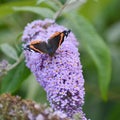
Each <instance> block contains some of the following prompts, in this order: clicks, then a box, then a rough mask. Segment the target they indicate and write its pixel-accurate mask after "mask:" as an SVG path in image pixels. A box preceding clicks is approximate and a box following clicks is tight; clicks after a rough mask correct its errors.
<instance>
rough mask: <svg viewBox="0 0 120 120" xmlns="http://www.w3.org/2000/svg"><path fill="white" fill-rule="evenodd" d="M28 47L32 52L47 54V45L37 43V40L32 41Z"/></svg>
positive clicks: (42, 42) (41, 42)
mask: <svg viewBox="0 0 120 120" xmlns="http://www.w3.org/2000/svg"><path fill="white" fill-rule="evenodd" d="M28 47H29V48H30V49H32V50H34V51H35V52H39V53H48V50H47V43H46V42H44V41H38V40H36V41H32V42H31V43H30V45H29V46H28Z"/></svg>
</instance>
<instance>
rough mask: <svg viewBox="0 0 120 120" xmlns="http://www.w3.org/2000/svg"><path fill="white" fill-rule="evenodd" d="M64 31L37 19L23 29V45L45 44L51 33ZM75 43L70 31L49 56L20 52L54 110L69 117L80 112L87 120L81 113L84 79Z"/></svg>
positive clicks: (47, 20)
mask: <svg viewBox="0 0 120 120" xmlns="http://www.w3.org/2000/svg"><path fill="white" fill-rule="evenodd" d="M64 30H67V28H65V27H63V26H60V25H58V24H56V23H55V22H54V21H53V20H49V19H46V20H44V21H41V20H37V21H34V22H32V23H30V24H28V25H27V27H25V30H24V33H23V37H22V40H23V42H25V44H24V45H23V46H26V45H28V44H29V43H30V42H31V41H33V40H42V41H47V40H48V39H49V37H50V36H51V35H52V34H53V33H55V32H62V31H64ZM77 46H78V42H77V40H76V38H75V36H74V34H73V33H72V32H71V33H70V34H69V35H68V37H67V38H65V40H64V42H63V43H62V45H61V46H60V47H59V48H58V49H57V50H56V52H55V54H54V56H53V57H50V56H49V55H48V54H43V53H37V52H34V51H29V50H24V54H25V58H26V65H27V67H28V68H30V70H31V71H32V72H33V74H34V75H35V76H36V79H37V81H38V82H39V83H40V84H41V85H42V87H43V88H44V89H45V91H46V92H47V98H48V100H49V102H50V105H51V106H52V108H53V109H54V110H55V111H61V112H63V113H65V114H66V115H67V116H68V117H70V118H72V116H73V115H74V114H75V113H80V115H81V120H87V119H86V118H85V115H84V113H83V112H82V106H83V104H84V94H85V92H84V79H83V75H82V66H81V63H80V60H79V52H78V48H77Z"/></svg>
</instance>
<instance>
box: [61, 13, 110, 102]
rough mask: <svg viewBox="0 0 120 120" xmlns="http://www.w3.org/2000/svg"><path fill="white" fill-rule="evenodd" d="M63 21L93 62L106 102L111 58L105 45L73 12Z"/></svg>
mask: <svg viewBox="0 0 120 120" xmlns="http://www.w3.org/2000/svg"><path fill="white" fill-rule="evenodd" d="M65 21H66V22H65ZM65 21H63V24H65V25H67V27H69V28H70V29H72V31H73V32H74V33H75V35H76V37H77V38H78V40H80V42H81V43H82V45H83V47H84V49H85V50H86V51H87V52H88V53H89V55H90V57H91V58H92V60H93V61H94V63H95V65H96V67H97V69H98V78H99V87H100V91H101V95H102V98H103V99H104V100H107V93H108V87H109V83H110V78H111V56H110V51H109V49H108V47H107V45H106V44H105V42H104V41H103V39H102V38H101V37H100V36H99V35H98V34H97V32H96V31H95V29H94V27H93V26H92V25H91V24H90V23H89V22H88V21H87V20H86V19H85V18H84V17H82V16H80V15H78V14H77V13H75V12H73V13H69V14H67V15H66V19H65Z"/></svg>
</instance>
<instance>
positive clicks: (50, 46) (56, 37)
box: [27, 30, 71, 57]
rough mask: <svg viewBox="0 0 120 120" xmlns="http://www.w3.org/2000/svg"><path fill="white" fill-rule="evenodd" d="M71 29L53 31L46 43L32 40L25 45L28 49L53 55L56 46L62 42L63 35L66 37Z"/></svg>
mask: <svg viewBox="0 0 120 120" xmlns="http://www.w3.org/2000/svg"><path fill="white" fill-rule="evenodd" d="M70 31H71V30H64V31H63V32H55V33H54V34H53V35H52V36H51V37H50V38H49V39H48V43H46V42H45V41H41V40H35V41H32V42H31V43H30V44H29V45H27V49H28V50H31V49H32V50H34V51H35V52H39V53H46V54H49V55H50V56H51V57H52V56H53V55H54V53H55V51H56V50H57V49H58V47H59V46H60V45H61V44H62V43H63V41H64V37H67V36H68V34H69V33H70Z"/></svg>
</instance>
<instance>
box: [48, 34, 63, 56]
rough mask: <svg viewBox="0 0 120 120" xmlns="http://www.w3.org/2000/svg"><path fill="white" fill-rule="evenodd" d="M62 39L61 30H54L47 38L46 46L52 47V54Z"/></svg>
mask: <svg viewBox="0 0 120 120" xmlns="http://www.w3.org/2000/svg"><path fill="white" fill-rule="evenodd" d="M63 41H64V34H63V33H62V32H55V33H54V34H53V35H52V36H51V37H50V38H49V40H48V46H50V48H51V49H52V52H53V54H54V53H55V51H56V50H57V49H58V47H59V46H60V45H61V44H62V42H63Z"/></svg>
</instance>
